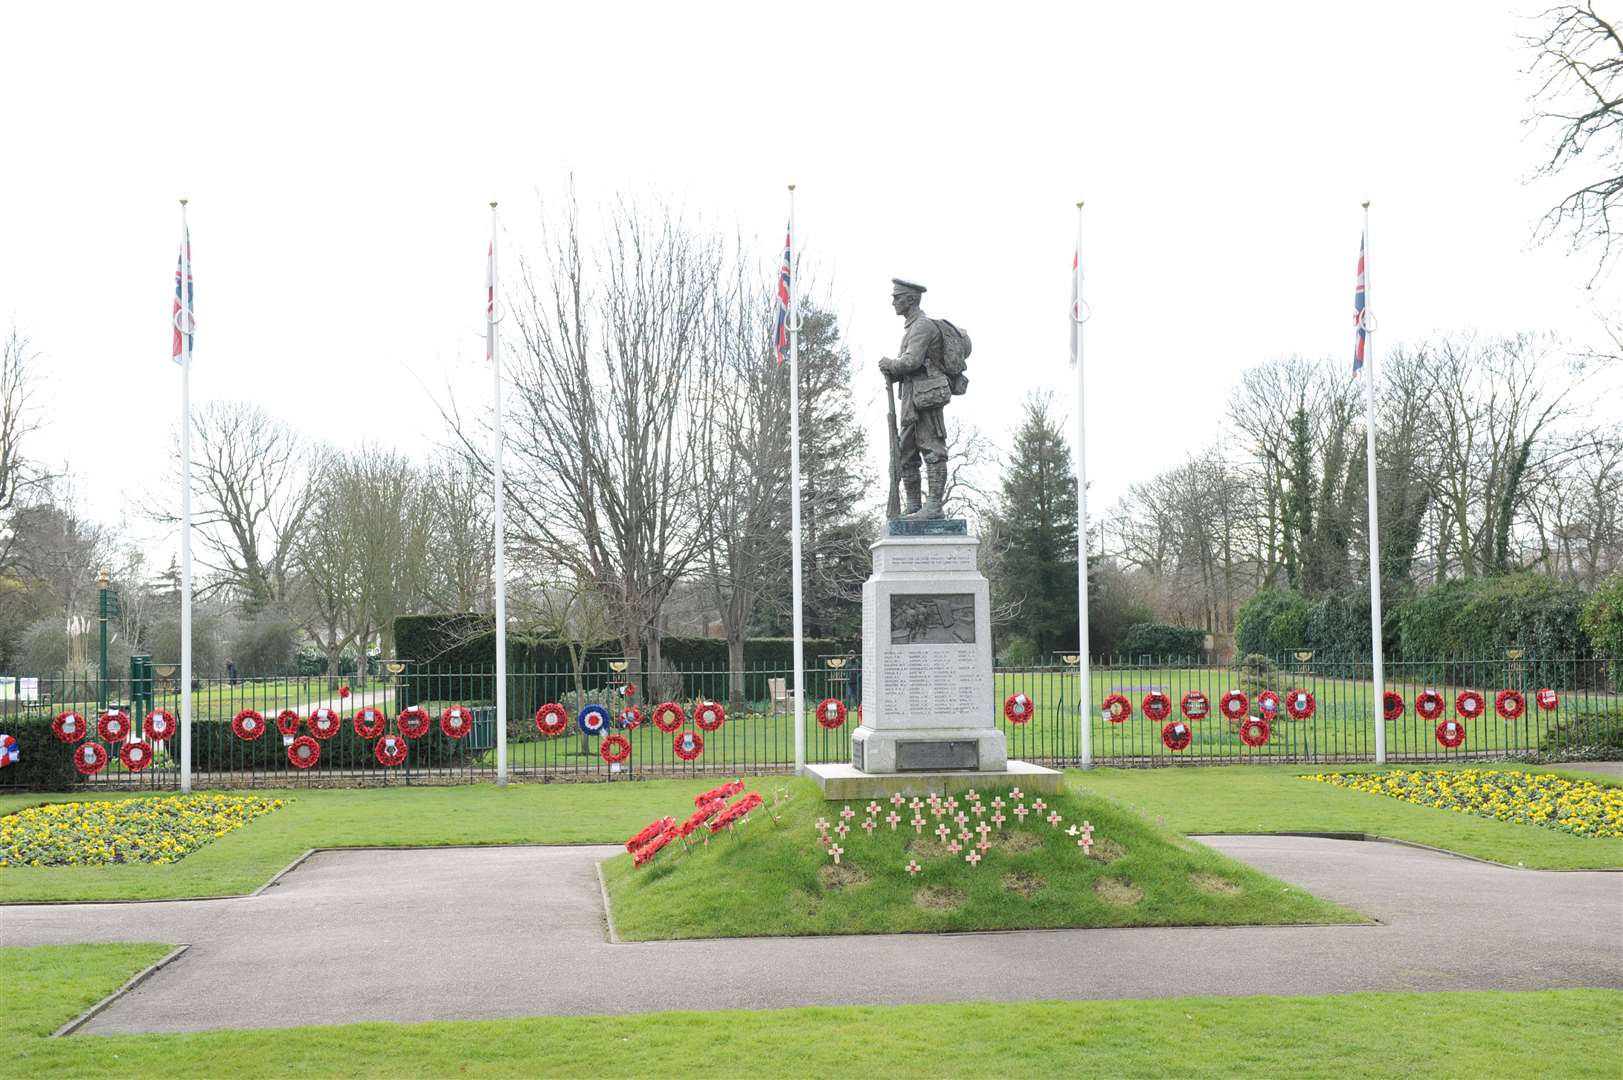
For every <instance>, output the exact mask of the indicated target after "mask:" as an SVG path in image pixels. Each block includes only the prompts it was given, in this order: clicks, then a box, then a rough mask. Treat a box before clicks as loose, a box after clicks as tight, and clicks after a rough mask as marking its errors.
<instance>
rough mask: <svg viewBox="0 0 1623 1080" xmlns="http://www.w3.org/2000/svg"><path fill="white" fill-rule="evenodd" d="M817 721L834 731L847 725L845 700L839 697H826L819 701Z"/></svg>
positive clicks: (819, 724)
mask: <svg viewBox="0 0 1623 1080" xmlns="http://www.w3.org/2000/svg"><path fill="white" fill-rule="evenodd" d="M817 723H818V726H820V727H825V728H828V729H829V730H830V731H833V730H834V729H835V728H837V727H844V726H845V702H843V701H841V700H840V699H839V698H824V699H823V700H822V701H819V702H818V703H817Z"/></svg>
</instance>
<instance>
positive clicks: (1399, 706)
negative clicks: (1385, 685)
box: [1381, 690, 1404, 720]
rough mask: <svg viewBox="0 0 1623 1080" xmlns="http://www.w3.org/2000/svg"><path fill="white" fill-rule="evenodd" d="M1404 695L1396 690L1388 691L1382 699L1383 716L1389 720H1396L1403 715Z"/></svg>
mask: <svg viewBox="0 0 1623 1080" xmlns="http://www.w3.org/2000/svg"><path fill="white" fill-rule="evenodd" d="M1403 709H1404V704H1403V695H1402V694H1400V693H1398V692H1397V691H1396V690H1388V691H1387V692H1386V695H1385V696H1384V697H1383V698H1382V699H1381V715H1382V716H1384V717H1386V718H1387V719H1388V720H1396V719H1397V718H1398V717H1400V716H1402V715H1403Z"/></svg>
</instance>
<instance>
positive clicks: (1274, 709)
mask: <svg viewBox="0 0 1623 1080" xmlns="http://www.w3.org/2000/svg"><path fill="white" fill-rule="evenodd" d="M1257 711H1258V712H1260V713H1261V714H1262V718H1263V719H1264V720H1267V721H1268V722H1269V723H1270V724H1271V723H1273V721H1274V718H1275V717H1277V716H1278V715H1279V695H1278V694H1276V693H1274V692H1273V691H1272V690H1264V691H1263V692H1262V693H1260V694H1258V695H1257Z"/></svg>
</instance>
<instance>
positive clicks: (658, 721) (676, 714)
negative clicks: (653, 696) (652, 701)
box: [651, 701, 688, 735]
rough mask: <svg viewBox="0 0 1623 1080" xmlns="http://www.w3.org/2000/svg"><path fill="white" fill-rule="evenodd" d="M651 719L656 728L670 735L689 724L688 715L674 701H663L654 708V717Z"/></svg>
mask: <svg viewBox="0 0 1623 1080" xmlns="http://www.w3.org/2000/svg"><path fill="white" fill-rule="evenodd" d="M651 719H652V720H653V721H654V726H655V727H657V728H658V729H659V730H661V731H663V732H664V733H665V734H667V735H669V734H670V733H671V732H673V731H676V730H678V729H679V728H681V726H682V725H683V724H685V723H687V721H688V714H687V713H685V712H683V711H682V706H680V705H678V704H677V703H676V702H674V701H661V702H660V703H659V704H658V705H655V706H654V715H653V717H652V718H651Z"/></svg>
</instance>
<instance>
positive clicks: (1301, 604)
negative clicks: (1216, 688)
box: [1234, 589, 1311, 656]
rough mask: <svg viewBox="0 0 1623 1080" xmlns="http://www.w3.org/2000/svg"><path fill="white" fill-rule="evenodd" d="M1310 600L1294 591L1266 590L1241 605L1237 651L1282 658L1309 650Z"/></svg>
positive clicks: (1255, 594) (1236, 628)
mask: <svg viewBox="0 0 1623 1080" xmlns="http://www.w3.org/2000/svg"><path fill="white" fill-rule="evenodd" d="M1310 606H1311V605H1310V604H1309V603H1308V599H1307V597H1305V596H1303V595H1302V594H1301V593H1299V592H1296V591H1295V590H1294V589H1262V590H1260V591H1258V592H1256V593H1253V594H1252V596H1251V599H1249V600H1247V601H1246V602H1245V603H1244V604H1242V605H1240V611H1239V614H1238V615H1237V616H1236V617H1235V621H1234V651H1235V652H1237V653H1240V654H1241V655H1250V654H1253V653H1261V654H1262V655H1264V656H1281V655H1283V654H1284V653H1287V652H1290V651H1291V650H1292V649H1302V648H1306V647H1307V617H1308V608H1309V607H1310Z"/></svg>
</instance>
